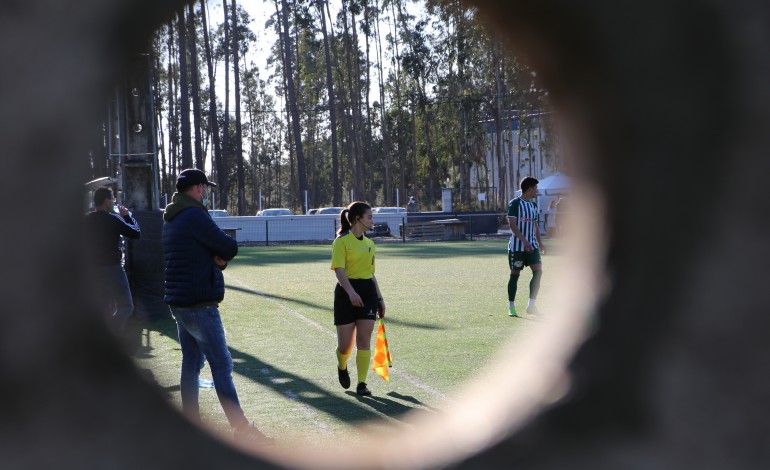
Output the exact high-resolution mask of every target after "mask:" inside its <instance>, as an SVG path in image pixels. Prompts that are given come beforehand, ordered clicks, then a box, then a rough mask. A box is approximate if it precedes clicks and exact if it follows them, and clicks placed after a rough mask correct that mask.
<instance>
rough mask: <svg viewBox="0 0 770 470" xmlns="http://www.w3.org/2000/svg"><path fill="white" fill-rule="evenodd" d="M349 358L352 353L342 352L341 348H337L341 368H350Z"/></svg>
mask: <svg viewBox="0 0 770 470" xmlns="http://www.w3.org/2000/svg"><path fill="white" fill-rule="evenodd" d="M351 352H352V351H351ZM348 358H350V353H347V354H342V353H341V352H340V350H339V349H338V350H337V368H338V369H339V370H345V369H347V368H348Z"/></svg>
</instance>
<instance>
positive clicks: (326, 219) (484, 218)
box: [214, 211, 510, 245]
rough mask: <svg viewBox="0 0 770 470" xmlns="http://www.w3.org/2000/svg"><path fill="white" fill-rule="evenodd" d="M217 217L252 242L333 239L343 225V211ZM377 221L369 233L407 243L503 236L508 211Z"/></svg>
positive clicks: (233, 233) (409, 215)
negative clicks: (337, 212)
mask: <svg viewBox="0 0 770 470" xmlns="http://www.w3.org/2000/svg"><path fill="white" fill-rule="evenodd" d="M214 221H215V222H216V223H217V225H219V227H220V228H222V229H223V230H224V231H225V232H227V233H228V234H230V236H232V237H234V238H235V239H236V240H237V241H238V242H239V243H241V244H249V245H251V244H254V245H271V244H291V243H331V241H333V240H334V238H335V237H336V233H337V229H338V228H339V215H293V216H275V217H256V216H245V217H240V216H230V217H215V218H214ZM374 223H375V226H374V227H373V230H372V231H370V232H367V236H368V237H371V238H378V239H381V240H392V241H401V242H404V243H405V242H412V241H436V240H473V239H474V237H476V238H478V237H480V236H501V233H500V227H501V225H503V224H505V223H506V222H505V214H501V213H498V212H492V211H489V212H409V213H398V214H374ZM504 227H505V226H504ZM509 233H510V232H509ZM502 235H504V232H503V234H502Z"/></svg>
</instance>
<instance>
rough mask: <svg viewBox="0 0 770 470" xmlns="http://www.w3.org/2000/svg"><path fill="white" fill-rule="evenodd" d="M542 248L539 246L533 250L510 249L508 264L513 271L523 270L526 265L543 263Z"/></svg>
mask: <svg viewBox="0 0 770 470" xmlns="http://www.w3.org/2000/svg"><path fill="white" fill-rule="evenodd" d="M542 262H543V261H542V260H541V259H540V250H538V249H537V248H536V249H534V250H532V251H510V250H508V265H509V266H510V267H511V271H521V270H522V269H524V266H532V265H533V264H541V263H542Z"/></svg>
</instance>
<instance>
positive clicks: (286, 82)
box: [275, 0, 297, 206]
mask: <svg viewBox="0 0 770 470" xmlns="http://www.w3.org/2000/svg"><path fill="white" fill-rule="evenodd" d="M275 17H276V19H277V21H276V22H275V32H276V34H277V35H278V42H279V43H280V50H281V64H282V65H283V73H282V74H281V78H282V80H283V95H284V96H283V99H284V100H285V102H286V109H285V110H286V148H287V149H288V150H289V191H290V193H291V195H294V194H296V191H295V189H296V187H297V186H295V177H294V148H295V147H294V145H293V138H292V131H291V129H292V127H291V107H290V106H289V80H288V77H287V73H286V56H285V54H284V51H285V50H286V38H285V37H284V34H283V26H282V22H281V21H280V18H281V7H280V6H279V4H278V0H276V1H275ZM276 167H277V176H278V183H277V186H276V187H277V188H278V189H277V192H278V205H279V206H283V205H284V204H283V202H282V197H283V195H282V193H281V188H282V187H283V185H282V183H281V160H280V158H279V159H278V160H277V163H276ZM292 205H294V203H293V202H292Z"/></svg>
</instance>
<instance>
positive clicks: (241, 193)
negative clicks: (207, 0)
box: [230, 0, 246, 215]
mask: <svg viewBox="0 0 770 470" xmlns="http://www.w3.org/2000/svg"><path fill="white" fill-rule="evenodd" d="M236 6H237V5H236V0H233V10H232V12H231V14H232V24H231V27H232V30H231V33H232V34H230V39H231V41H232V44H233V45H232V54H233V82H234V85H235V90H234V92H233V94H234V95H235V139H236V142H235V144H236V150H235V151H236V155H235V161H236V165H237V168H238V215H246V197H245V188H244V181H243V129H242V128H241V71H240V68H239V63H240V61H239V57H240V52H239V46H238V34H236V33H237V31H238V9H237V8H236Z"/></svg>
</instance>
